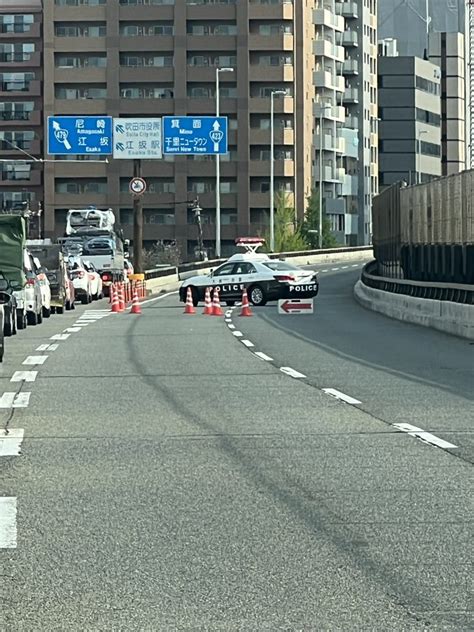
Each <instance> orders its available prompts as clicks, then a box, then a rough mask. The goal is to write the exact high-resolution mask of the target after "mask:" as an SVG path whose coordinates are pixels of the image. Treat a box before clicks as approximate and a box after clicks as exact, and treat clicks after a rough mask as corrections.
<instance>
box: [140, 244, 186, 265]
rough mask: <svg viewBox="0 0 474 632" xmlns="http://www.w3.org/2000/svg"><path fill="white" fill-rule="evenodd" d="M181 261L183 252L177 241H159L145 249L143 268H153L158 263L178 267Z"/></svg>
mask: <svg viewBox="0 0 474 632" xmlns="http://www.w3.org/2000/svg"><path fill="white" fill-rule="evenodd" d="M180 263H181V252H180V250H179V246H178V244H177V243H176V242H175V241H171V242H168V243H167V242H164V241H162V240H161V241H157V242H156V243H155V244H153V246H152V247H151V248H149V249H147V250H144V251H143V268H144V269H145V270H152V269H153V268H155V267H156V266H157V265H166V264H167V265H170V266H174V267H177V266H178V265H179V264H180Z"/></svg>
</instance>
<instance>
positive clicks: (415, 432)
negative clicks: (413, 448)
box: [392, 424, 458, 450]
mask: <svg viewBox="0 0 474 632" xmlns="http://www.w3.org/2000/svg"><path fill="white" fill-rule="evenodd" d="M392 425H393V427H394V428H397V429H398V430H401V431H402V432H406V433H407V434H409V435H410V436H411V437H416V438H417V439H421V441H424V442H425V443H429V444H431V445H435V446H437V447H438V448H443V449H444V450H448V449H450V448H451V449H452V448H457V447H458V446H457V445H454V444H453V443H449V441H445V440H444V439H440V438H439V437H437V436H435V435H434V434H431V432H426V431H425V430H422V428H417V427H416V426H412V425H411V424H392Z"/></svg>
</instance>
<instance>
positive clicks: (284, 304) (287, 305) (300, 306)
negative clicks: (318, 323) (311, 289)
mask: <svg viewBox="0 0 474 632" xmlns="http://www.w3.org/2000/svg"><path fill="white" fill-rule="evenodd" d="M278 311H279V312H280V313H281V312H282V311H283V312H284V313H285V314H301V313H307V314H312V313H313V301H306V302H305V303H304V302H303V300H300V299H293V300H291V301H290V300H287V301H278Z"/></svg>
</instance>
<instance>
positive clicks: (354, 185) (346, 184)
mask: <svg viewBox="0 0 474 632" xmlns="http://www.w3.org/2000/svg"><path fill="white" fill-rule="evenodd" d="M358 188H359V179H358V178H357V176H348V175H345V176H344V181H343V183H342V191H341V195H343V196H344V197H346V196H356V195H357V191H358Z"/></svg>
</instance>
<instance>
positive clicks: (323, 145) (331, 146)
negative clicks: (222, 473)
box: [314, 134, 346, 154]
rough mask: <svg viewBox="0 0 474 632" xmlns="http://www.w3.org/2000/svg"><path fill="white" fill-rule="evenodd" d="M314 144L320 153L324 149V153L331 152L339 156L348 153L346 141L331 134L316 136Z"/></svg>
mask: <svg viewBox="0 0 474 632" xmlns="http://www.w3.org/2000/svg"><path fill="white" fill-rule="evenodd" d="M314 144H315V147H316V149H317V150H318V151H319V150H321V149H323V151H331V152H334V153H337V154H344V153H345V151H346V143H345V141H344V139H343V138H340V137H339V138H337V137H336V138H334V136H332V135H331V134H324V135H323V136H321V135H320V134H315V135H314Z"/></svg>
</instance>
